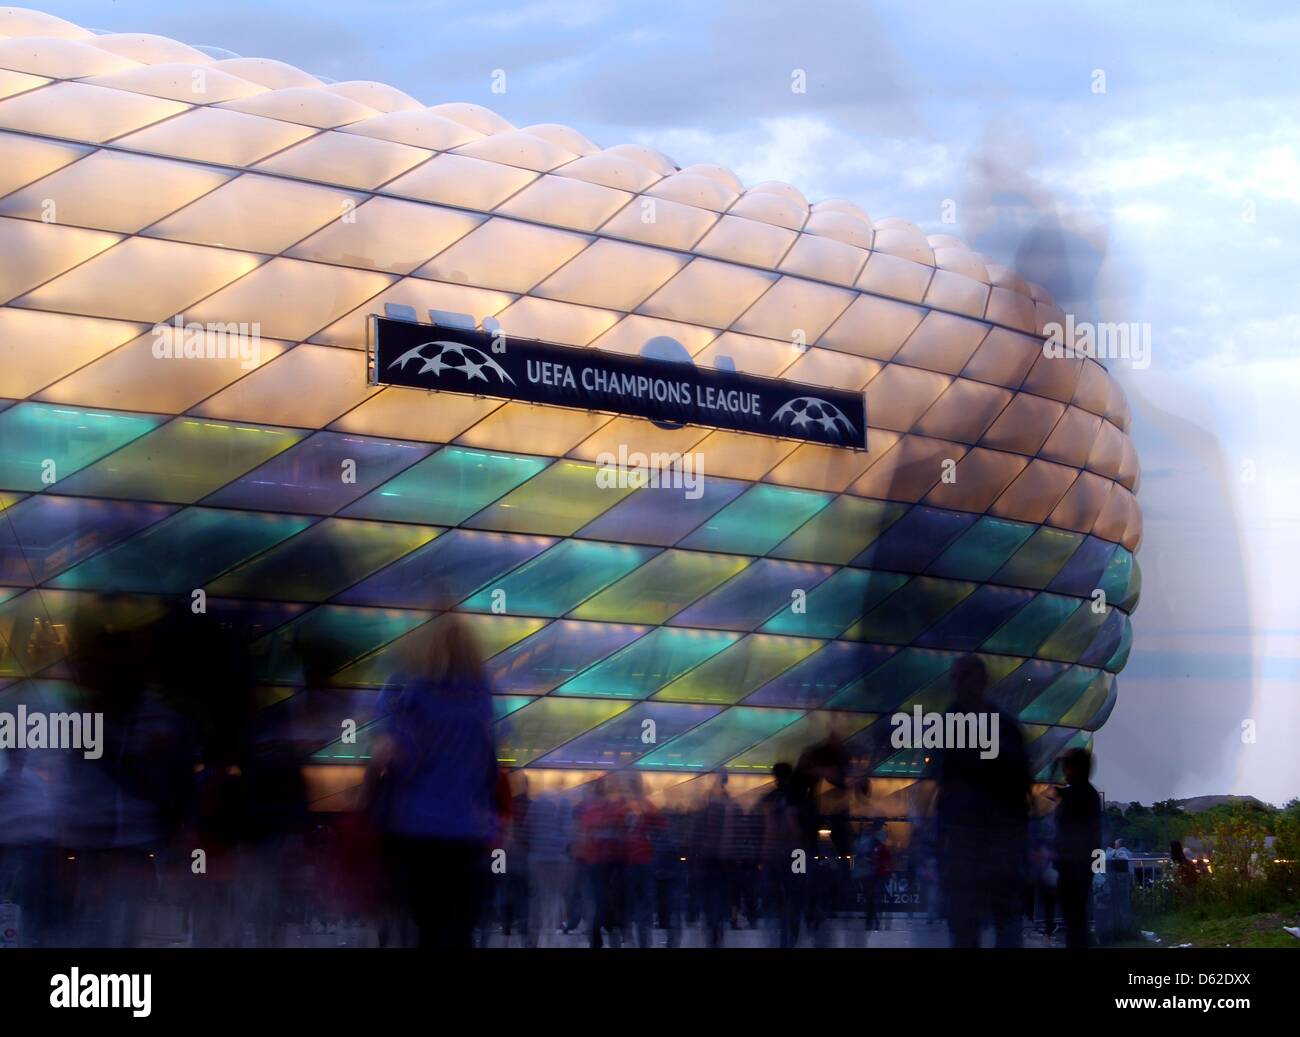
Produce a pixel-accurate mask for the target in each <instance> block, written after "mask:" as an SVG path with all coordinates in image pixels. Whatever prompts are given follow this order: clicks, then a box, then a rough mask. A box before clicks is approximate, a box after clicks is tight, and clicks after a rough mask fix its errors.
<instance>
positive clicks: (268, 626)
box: [207, 598, 311, 643]
mask: <svg viewBox="0 0 1300 1037" xmlns="http://www.w3.org/2000/svg"><path fill="white" fill-rule="evenodd" d="M310 607H311V606H310V605H304V604H302V603H301V602H296V601H295V602H291V601H235V600H233V599H230V598H208V611H207V615H208V616H209V617H210V618H211V619H212V621H213V622H214V623H216V624H217V625H218V626H219V627H221V628H222V629H223V630H224V631H225V632H226V633H228V634H229V635H230V636H231V637H233V638H235V639H237V640H239V641H242V642H244V643H248V642H250V641H256V640H257V639H258V638H259V637H263V636H265V635H266V634H269V633H270V632H271V631H272V630H275V629H277V628H278V627H281V626H283V625H284V624H285V623H288V622H289V621H290V620H292V619H294V618H296V617H298V616H301V615H302V614H303V613H304V612H305V611H306V610H307V609H309V608H310Z"/></svg>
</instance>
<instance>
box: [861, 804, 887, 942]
mask: <svg viewBox="0 0 1300 1037" xmlns="http://www.w3.org/2000/svg"><path fill="white" fill-rule="evenodd" d="M892 868H893V865H892V862H891V854H890V850H889V844H888V842H887V840H886V838H885V831H884V824H883V822H881V821H879V820H877V821H873V822H872V823H871V825H870V826H868V827H864V828H863V829H862V833H861V835H859V836H858V841H857V843H856V844H854V847H853V877H854V879H855V880H856V881H857V883H858V887H859V889H861V891H862V902H863V906H864V912H863V928H864V929H869V930H876V929H879V928H880V927H881V926H880V917H881V912H880V907H881V899H882V898H883V896H884V890H885V883H886V882H887V881H888V879H889V874H890V871H891V870H892Z"/></svg>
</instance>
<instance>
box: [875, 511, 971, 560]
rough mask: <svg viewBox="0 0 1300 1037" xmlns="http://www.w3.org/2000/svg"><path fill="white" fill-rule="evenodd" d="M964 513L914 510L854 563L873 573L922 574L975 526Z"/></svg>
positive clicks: (879, 538) (882, 535)
mask: <svg viewBox="0 0 1300 1037" xmlns="http://www.w3.org/2000/svg"><path fill="white" fill-rule="evenodd" d="M975 518H976V516H974V515H968V514H966V513H965V512H961V511H940V510H939V509H938V508H922V507H914V508H912V509H911V510H910V511H909V512H908V513H907V514H906V515H904V516H903V517H902V518H901V519H899V520H898V521H897V522H895V523H894V524H893V525H892V526H890V527H889V528H888V529H887V530H885V532H884V533H882V534H881V535H880V536H879V537H878V538H877V539H876V540H875V542H874V543H872V545H871V546H870V547H868V548H867V549H866V550H865V551H863V552H862V553H861V554H860V555H858V557H857V558H855V559H853V564H854V565H860V566H864V567H869V568H872V569H897V570H899V571H901V572H920V571H921V570H922V569H924V568H925V567H926V566H927V565H929V564H930V563H931V562H932V561H934V559H935V558H937V557H938V556H939V553H940V552H941V551H943V550H944V548H946V547H947V546H948V545H949V544H951V543H952V542H953V541H954V540H956V539H957V537H959V536H961V534H962V533H964V532H965V531H966V530H967V529H969V528H970V526H971V525H972V524H973V523H974V522H975Z"/></svg>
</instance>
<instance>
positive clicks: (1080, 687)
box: [1020, 666, 1101, 724]
mask: <svg viewBox="0 0 1300 1037" xmlns="http://www.w3.org/2000/svg"><path fill="white" fill-rule="evenodd" d="M1100 673H1101V671H1100V670H1094V669H1091V668H1090V667H1087V666H1071V667H1070V668H1069V669H1068V670H1066V671H1065V673H1063V674H1061V676H1060V677H1058V678H1057V679H1056V680H1054V681H1052V683H1051V684H1050V685H1049V686H1048V688H1047V690H1046V691H1044V692H1043V693H1042V694H1041V695H1039V696H1038V698H1036V699H1034V701H1033V702H1031V703H1030V704H1029V705H1028V706H1026V707H1025V708H1024V709H1022V710H1021V711H1020V719H1021V720H1022V721H1024V722H1025V723H1027V724H1055V723H1057V722H1059V721H1060V719H1061V717H1062V716H1064V715H1065V713H1066V712H1067V711H1068V710H1069V709H1070V708H1071V707H1072V706H1073V705H1074V704H1075V703H1076V702H1078V701H1079V696H1081V695H1083V694H1084V693H1085V692H1086V691H1087V690H1088V687H1089V686H1090V685H1092V684H1093V683H1095V682H1096V680H1097V678H1098V677H1099V676H1100Z"/></svg>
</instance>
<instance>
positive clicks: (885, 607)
mask: <svg viewBox="0 0 1300 1037" xmlns="http://www.w3.org/2000/svg"><path fill="white" fill-rule="evenodd" d="M977 586H978V584H974V583H965V582H961V581H958V580H936V579H934V578H933V577H929V576H918V577H917V578H916V579H914V580H912V581H911V582H909V583H908V584H907V586H906V587H903V588H902V589H900V590H899V591H898V592H897V593H895V594H891V595H890V596H889V598H887V599H886V600H885V601H884V602H882V603H881V604H879V605H877V606H876V607H875V608H874V609H872V610H871V611H870V612H868V613H867V614H866V615H865V616H864V617H863V618H862V621H861V622H859V623H855V624H853V626H852V628H850V629H849V630H848V632H847V633H845V635H844V636H845V637H848V638H851V639H853V640H855V641H883V642H884V643H885V644H895V645H905V644H910V643H911V642H912V641H915V640H916V639H917V638H918V637H920V636H921V635H922V634H923V633H925V631H927V630H928V629H930V627H932V626H933V625H934V624H935V623H937V622H938V621H939V619H940V618H942V616H943V615H944V614H945V613H947V612H948V611H950V610H951V609H953V608H954V607H955V606H956V605H957V604H958V603H959V602H961V601H962V599H964V598H965V597H966V596H967V595H969V594H971V593H973V592H974V591H975V588H976V587H977Z"/></svg>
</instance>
